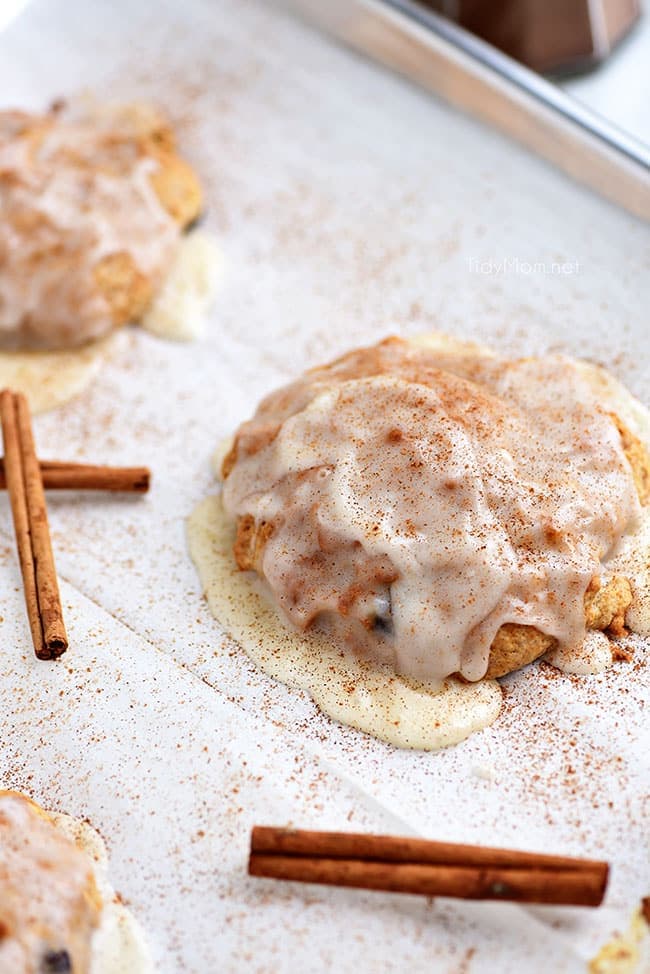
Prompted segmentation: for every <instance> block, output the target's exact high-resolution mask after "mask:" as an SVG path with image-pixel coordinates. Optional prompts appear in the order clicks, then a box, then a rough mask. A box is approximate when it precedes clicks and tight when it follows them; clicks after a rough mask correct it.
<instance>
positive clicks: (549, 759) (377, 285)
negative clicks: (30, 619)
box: [0, 0, 650, 974]
mask: <svg viewBox="0 0 650 974" xmlns="http://www.w3.org/2000/svg"><path fill="white" fill-rule="evenodd" d="M0 85H1V89H2V92H3V101H4V102H6V103H7V104H16V105H32V106H42V105H43V104H45V103H46V102H47V101H48V100H49V99H50V98H52V97H54V96H56V95H61V94H66V93H69V92H75V91H78V90H80V89H84V88H85V89H88V90H90V91H92V92H93V93H94V94H95V95H97V96H99V97H111V98H125V99H133V98H148V99H152V100H153V101H155V102H157V103H159V104H160V105H162V106H164V107H165V108H166V109H167V110H168V112H169V113H170V114H171V116H172V119H173V120H174V121H175V123H176V125H177V128H178V132H179V136H180V139H181V142H182V145H183V147H184V148H185V150H186V153H187V155H188V156H189V158H190V159H191V160H192V162H193V163H194V165H195V166H196V168H197V169H198V171H199V173H200V174H201V176H202V178H203V180H204V183H205V186H206V197H207V225H208V226H209V228H210V229H212V230H213V232H214V233H215V234H216V235H217V237H218V239H219V241H220V245H221V248H222V251H223V255H224V270H223V280H222V285H221V290H220V292H219V294H218V296H217V300H216V304H215V308H214V311H213V314H212V316H211V319H210V323H209V328H208V333H207V335H206V337H205V338H204V339H203V340H201V341H200V342H197V343H195V344H190V345H180V344H172V343H166V342H163V341H160V340H158V339H155V338H153V337H151V336H148V335H146V334H144V333H141V332H138V331H137V330H128V331H125V332H124V334H123V336H122V340H121V343H120V347H119V350H118V352H117V354H116V356H115V357H114V359H113V360H112V362H111V363H110V364H109V365H108V366H107V367H106V368H105V370H104V371H103V372H102V373H101V375H100V376H99V378H98V379H97V381H96V382H95V383H94V385H93V387H92V388H90V389H89V390H88V391H87V392H86V393H85V394H84V395H83V396H82V397H80V398H79V399H78V400H76V401H75V402H73V403H71V404H70V405H68V406H66V407H65V408H63V409H60V410H58V411H57V412H56V413H53V414H50V415H45V416H43V417H40V418H39V419H38V420H37V423H36V436H37V442H38V445H39V449H40V453H41V455H42V456H44V457H51V458H57V459H70V460H78V459H88V460H93V461H96V462H102V461H105V462H110V463H148V464H150V465H151V466H152V468H153V473H154V485H153V490H152V493H151V494H150V495H149V496H148V497H146V498H141V499H134V498H102V499H99V498H97V497H88V496H82V495H78V496H58V495H57V496H54V495H52V496H51V497H50V500H49V506H50V515H51V523H52V529H53V539H54V545H55V553H56V558H57V565H58V568H59V571H60V575H61V578H62V579H63V595H64V603H65V606H66V613H67V621H68V624H69V629H70V635H71V648H70V650H69V652H68V654H67V655H66V657H64V659H63V660H62V661H61V662H60V663H58V664H56V665H54V666H47V665H46V666H43V665H39V664H36V662H35V661H34V660H33V659H32V658H31V650H30V642H29V633H28V628H27V624H26V620H25V618H24V612H23V607H22V601H21V599H22V596H21V593H20V577H19V570H18V566H17V561H16V558H15V555H14V551H13V541H12V535H11V526H10V514H9V509H8V506H7V503H6V498H3V499H2V502H1V503H0V526H1V528H0V529H1V531H2V534H1V537H2V558H3V570H2V573H1V574H0V590H1V592H2V601H3V610H2V617H3V622H2V623H1V624H0V625H1V626H2V630H3V636H4V638H3V646H4V649H3V657H2V677H1V679H0V706H1V707H2V713H3V717H2V718H0V728H1V733H2V770H1V773H0V780H1V781H2V783H3V784H4V785H13V786H19V787H24V788H26V789H27V790H29V791H31V792H32V793H34V795H35V797H37V798H38V799H39V800H41V801H42V802H43V803H44V804H46V805H50V806H54V807H56V808H57V809H60V810H63V811H66V812H69V813H71V814H78V815H87V816H88V817H89V818H90V819H91V821H92V822H93V823H94V824H95V825H96V826H97V827H99V828H100V831H101V832H102V834H103V835H104V837H105V839H106V841H107V844H108V846H109V849H110V852H111V861H112V865H113V876H114V879H115V884H116V886H117V888H118V889H119V890H120V891H121V892H122V894H123V895H124V897H125V899H127V900H128V901H129V902H130V903H132V905H133V907H134V909H135V911H136V913H137V914H138V916H140V918H141V919H142V921H143V923H144V924H145V926H146V928H147V929H148V931H149V934H150V939H151V941H152V944H153V947H154V951H155V955H156V959H157V962H158V964H159V968H160V970H161V971H162V972H167V971H169V972H172V971H178V970H182V971H187V972H190V974H192V972H194V971H196V972H199V971H204V970H206V969H210V968H211V967H213V966H214V965H215V964H217V963H218V966H219V969H220V970H224V971H240V970H253V971H284V970H287V971H289V970H295V969H297V968H300V969H302V970H305V971H324V970H328V969H336V970H341V971H348V970H349V971H353V970H355V971H358V970H372V971H393V970H403V969H404V968H405V967H407V966H408V967H409V968H410V969H412V970H422V971H425V970H431V969H432V966H434V964H435V967H434V969H436V970H440V971H445V972H449V974H452V972H454V974H456V972H460V971H474V970H475V971H480V972H484V971H487V972H491V971H495V972H497V971H498V972H506V974H507V972H510V971H512V972H515V971H519V970H522V969H524V968H525V969H526V970H529V971H533V972H534V971H540V972H541V971H546V970H548V969H549V965H550V966H551V967H552V969H553V970H555V971H558V972H559V971H567V972H569V971H583V970H584V966H585V959H586V958H588V957H590V956H591V955H592V954H593V953H594V952H595V951H596V950H597V948H598V947H599V946H600V944H601V943H602V942H603V941H605V940H606V939H607V938H608V937H609V936H610V935H611V934H612V933H613V932H614V931H615V930H617V929H618V930H620V929H622V928H623V927H625V926H627V923H628V920H629V916H630V913H631V911H632V910H633V909H634V908H635V907H636V905H637V904H638V901H639V898H640V897H641V896H642V895H647V894H648V892H649V889H648V883H649V877H650V847H649V844H648V831H647V820H648V811H649V809H648V792H649V787H648V783H649V780H650V761H649V758H648V754H649V753H650V749H649V748H648V732H647V727H646V725H645V724H644V720H643V712H644V711H643V708H644V706H645V708H646V713H647V707H648V704H649V702H650V667H649V666H648V662H647V657H646V654H645V650H644V648H643V647H639V649H638V650H637V654H636V657H635V660H634V662H633V663H632V664H631V665H620V666H618V667H615V668H614V669H612V670H610V671H609V672H607V673H605V674H601V675H599V676H595V677H590V678H583V679H576V678H569V677H561V676H560V677H555V678H553V677H552V676H551V675H549V672H548V671H541V670H539V669H538V668H530V669H529V670H527V671H526V672H524V673H521V674H517V675H515V676H514V677H511V678H509V679H508V680H507V681H506V682H505V686H506V699H505V703H504V709H503V713H502V715H501V716H500V718H499V719H498V721H497V722H496V723H495V724H494V725H493V726H492V727H491V728H489V729H487V730H486V731H485V732H483V733H481V734H479V735H476V736H474V737H472V738H470V739H469V740H468V741H466V742H464V743H463V744H461V745H460V746H458V747H456V748H452V749H450V750H447V751H444V752H440V753H437V754H423V753H413V752H404V751H396V750H393V749H391V748H390V747H389V746H387V745H384V744H382V743H380V742H377V741H375V740H373V739H370V738H368V737H365V736H364V735H362V734H359V733H358V732H356V731H353V730H351V729H349V728H345V727H341V726H339V725H336V724H334V723H332V722H331V721H329V720H328V719H327V718H325V717H323V716H322V715H321V714H320V713H319V712H318V711H317V710H316V708H315V707H314V706H313V704H312V703H311V702H310V700H309V699H308V698H307V697H306V696H304V695H300V694H297V693H296V692H294V691H290V690H288V689H286V688H285V687H284V686H281V685H279V684H275V683H274V682H273V681H271V680H269V679H268V678H267V677H266V676H265V675H264V674H263V673H261V672H260V671H259V670H257V669H256V668H255V667H254V666H253V665H252V664H251V663H250V662H249V661H248V659H247V658H246V657H245V656H244V655H243V653H241V652H240V651H238V649H237V647H236V646H235V645H234V644H233V643H232V642H231V641H230V640H229V638H228V637H227V635H226V634H225V633H223V631H222V630H221V628H220V627H219V625H218V623H217V622H215V621H214V620H213V619H212V618H211V617H210V615H209V613H208V611H207V608H206V606H205V604H204V602H203V601H202V597H201V590H200V585H199V582H198V579H197V577H196V573H195V571H194V568H193V566H192V564H191V562H190V560H189V557H188V554H187V550H186V541H185V518H186V516H187V515H188V514H189V513H190V512H191V510H192V508H193V506H194V505H195V504H196V503H197V502H198V501H199V500H201V499H202V497H203V496H205V494H206V493H208V492H210V491H212V490H215V489H216V486H215V482H214V479H213V475H212V472H211V465H210V458H211V455H212V453H213V451H214V449H215V447H216V446H217V443H218V442H219V441H220V440H221V439H222V438H223V437H224V436H226V435H227V434H228V433H230V432H231V431H232V429H233V428H234V426H235V425H236V424H237V423H238V422H239V421H240V420H241V419H243V418H245V417H246V416H247V415H248V414H249V413H250V411H251V410H252V409H253V408H254V406H255V404H256V402H257V400H258V399H259V398H260V396H261V395H262V394H263V393H264V392H266V391H268V390H269V389H271V388H273V387H274V386H276V385H277V384H278V383H281V382H284V381H287V380H288V379H290V378H291V377H292V376H293V375H295V373H296V372H298V371H300V370H302V369H303V368H305V367H306V366H309V365H312V364H316V363H318V362H320V361H322V360H324V359H327V358H329V357H331V356H333V355H335V354H338V353H340V352H343V351H344V350H346V349H347V348H349V347H350V346H352V345H354V344H359V343H363V342H371V341H374V340H375V339H378V338H380V337H382V336H385V335H387V334H390V333H397V334H404V335H407V334H412V333H415V332H418V331H423V330H427V329H432V328H437V329H441V330H444V331H448V332H450V333H452V334H455V335H458V336H461V337H466V338H474V339H480V340H482V341H485V342H488V343H491V344H493V345H494V346H495V347H497V348H499V349H501V350H502V351H505V352H512V353H521V354H526V353H531V352H532V353H534V352H536V351H542V350H547V349H554V350H558V349H561V350H563V351H566V352H570V353H572V354H578V355H583V356H586V357H588V358H591V359H594V360H597V361H600V362H602V363H603V364H606V365H608V366H609V367H610V368H611V369H612V371H613V372H614V373H615V374H616V375H618V376H619V377H620V378H622V379H623V380H624V381H625V382H626V383H627V384H628V386H629V387H630V388H631V389H632V391H633V392H635V393H636V394H637V395H638V396H639V397H640V398H641V399H643V400H644V401H645V402H646V403H648V395H647V389H648V388H649V387H650V386H649V381H648V380H649V379H650V359H649V357H648V338H647V311H648V307H649V306H650V275H649V274H648V270H649V264H650V234H649V231H648V227H647V226H646V225H645V224H643V223H642V222H640V221H639V220H637V219H635V218H634V217H633V216H631V215H629V214H627V213H625V212H623V211H621V210H619V209H617V208H616V207H614V206H613V205H611V204H608V203H606V202H604V201H602V200H600V199H598V198H597V197H596V196H594V195H592V194H591V193H590V192H589V191H588V190H586V189H582V188H580V187H578V186H576V184H575V183H573V182H571V181H570V180H569V179H567V178H565V177H564V176H562V175H561V174H559V173H557V172H555V171H553V170H552V169H551V168H550V167H549V166H548V165H547V164H546V163H544V162H542V161H540V160H539V159H537V158H535V157H533V156H532V155H530V154H529V153H527V152H526V151H525V150H524V149H521V148H518V147H517V146H514V145H513V144H512V143H510V142H508V141H507V140H506V139H504V138H502V137H501V136H499V135H498V134H496V133H495V132H493V131H491V130H489V129H488V128H486V127H484V126H483V125H481V124H480V123H478V122H474V121H472V120H470V119H468V118H467V117H464V116H463V115H461V114H458V113H456V112H455V111H453V110H452V109H451V108H449V107H447V106H445V105H443V104H442V103H440V102H439V101H437V100H436V99H434V98H432V97H431V96H429V95H427V94H426V93H425V92H423V91H420V90H418V89H416V88H414V87H412V86H411V85H410V84H408V83H407V82H406V81H403V80H401V79H399V78H397V77H395V76H393V75H391V74H389V73H387V72H385V71H384V70H382V69H381V68H380V67H378V66H376V65H373V64H371V63H369V62H367V61H366V60H364V59H362V58H360V57H357V56H355V55H353V54H351V53H350V52H349V51H345V50H343V49H340V48H339V47H337V46H336V45H335V44H333V43H332V42H331V41H329V40H327V39H326V38H324V37H322V36H320V35H319V34H318V33H316V32H314V31H312V30H311V29H310V28H308V27H306V26H304V25H303V24H301V23H299V22H298V21H297V20H295V19H294V18H293V17H291V16H290V15H288V14H286V13H283V12H282V11H280V10H279V9H277V8H276V7H275V6H269V5H265V4H263V3H255V2H252V0H250V2H249V0H246V2H240V3H237V4H236V5H235V4H232V3H227V2H225V0H223V2H207V0H205V2H200V0H188V2H186V3H185V4H183V5H182V7H179V6H178V5H177V4H175V3H173V2H172V0H165V2H161V3H160V4H157V5H155V7H154V6H152V5H137V6H135V7H134V6H133V5H130V4H127V3H126V0H116V2H113V3H111V4H102V5H94V4H93V5H88V4H84V3H81V2H80V0H74V2H67V3H65V2H63V0H50V2H46V0H35V2H34V4H33V5H31V6H30V7H29V9H28V10H27V11H26V12H25V13H24V14H23V15H22V16H21V17H20V18H19V19H18V20H17V21H16V22H15V24H14V25H13V26H12V27H10V28H9V29H8V30H7V32H6V33H4V34H3V35H2V36H0ZM558 268H560V269H559V270H558ZM282 821H291V822H293V823H294V824H296V825H305V826H312V827H342V828H346V827H349V828H359V829H373V830H378V831H381V830H389V831H393V832H405V833H411V834H419V835H425V836H429V837H432V838H433V837H435V838H441V839H450V840H463V841H469V842H478V843H483V844H489V845H505V846H508V845H517V846H520V847H524V848H525V847H527V848H531V849H539V850H553V851H556V852H558V853H561V852H566V853H573V854H585V855H593V856H596V857H603V858H606V859H608V860H609V861H610V862H611V863H612V864H613V870H612V882H611V886H610V890H609V893H608V898H607V901H606V905H605V906H604V907H603V908H601V909H600V910H598V911H594V912H589V911H580V910H551V909H541V908H540V909H538V910H524V909H521V908H518V907H509V906H505V905H491V904H468V903H452V902H451V901H444V900H438V901H436V902H434V903H429V902H426V901H423V900H417V899H415V898H410V897H401V898H400V897H396V896H392V897H391V896H384V895H381V894H376V895H374V894H363V893H357V892H354V891H343V890H325V889H320V888H316V887H299V886H289V885H279V884H274V883H272V882H263V881H253V880H250V879H248V878H247V877H246V876H245V870H244V867H245V849H246V844H247V838H248V830H249V828H250V826H251V824H253V822H270V823H272V822H282ZM200 833H201V834H200Z"/></svg>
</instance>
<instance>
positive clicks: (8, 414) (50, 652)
mask: <svg viewBox="0 0 650 974" xmlns="http://www.w3.org/2000/svg"><path fill="white" fill-rule="evenodd" d="M0 420H1V422H2V436H3V440H4V450H5V460H4V464H5V474H6V478H7V488H8V490H9V498H10V501H11V510H12V514H13V519H14V529H15V532H16V542H17V546H18V556H19V559H20V567H21V571H22V575H23V586H24V590H25V604H26V606H27V615H28V618H29V625H30V629H31V632H32V640H33V643H34V651H35V653H36V655H37V657H38V658H39V659H56V658H57V657H58V656H61V654H62V653H64V652H65V651H66V649H67V648H68V637H67V634H66V631H65V625H64V622H63V612H62V609H61V597H60V595H59V586H58V582H57V577H56V568H55V566H54V556H53V554H52V545H51V542H50V528H49V523H48V519H47V506H46V504H45V492H44V490H43V480H42V478H41V469H40V466H39V463H38V459H37V457H36V450H35V447H34V437H33V434H32V428H31V417H30V413H29V406H28V404H27V400H26V399H25V397H24V396H23V395H21V394H19V393H13V392H10V391H9V390H8V389H5V390H4V391H3V392H2V393H0Z"/></svg>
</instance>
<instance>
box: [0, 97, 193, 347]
mask: <svg viewBox="0 0 650 974" xmlns="http://www.w3.org/2000/svg"><path fill="white" fill-rule="evenodd" d="M201 206H202V200H201V189H200V186H199V183H198V180H197V177H196V175H195V174H194V172H193V170H192V169H191V167H190V166H189V165H188V164H187V163H186V162H184V161H183V159H181V158H180V157H179V155H178V154H177V151H176V146H175V140H174V135H173V132H172V130H171V128H170V126H169V125H168V123H167V122H166V121H165V120H164V119H163V118H162V117H161V116H160V115H159V114H158V113H157V112H154V111H152V110H151V109H149V108H146V107H144V106H140V105H128V106H119V107H116V106H108V107H107V106H98V105H85V106H75V105H71V106H69V107H67V106H65V105H63V106H62V105H58V106H55V107H54V108H52V109H51V110H50V111H49V112H47V113H46V114H44V115H37V114H30V113H26V112H19V111H5V112H1V113H0V216H1V219H0V347H1V348H4V349H11V350H18V349H20V350H24V349H30V348H32V349H33V348H41V349H43V348H47V349H67V348H70V347H73V346H78V345H82V344H84V343H86V342H89V341H92V340H96V339H98V338H101V337H102V336H105V335H106V334H107V333H108V332H110V331H111V330H112V329H114V328H116V327H117V326H119V325H122V324H124V323H126V322H133V321H138V320H139V319H140V318H141V317H142V315H143V314H144V312H145V311H146V309H147V308H148V306H149V305H150V303H151V301H152V298H153V297H154V295H155V294H156V293H157V292H158V291H159V290H160V288H161V285H162V284H163V282H164V279H165V275H166V274H167V273H168V272H169V269H170V267H171V266H172V263H173V260H174V257H175V253H176V249H177V245H178V241H179V237H180V234H181V232H182V231H183V229H184V228H185V227H187V226H188V225H189V224H190V223H192V221H194V220H195V219H196V217H197V216H198V215H199V213H200V211H201Z"/></svg>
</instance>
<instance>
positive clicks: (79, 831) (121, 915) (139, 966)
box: [50, 813, 154, 974]
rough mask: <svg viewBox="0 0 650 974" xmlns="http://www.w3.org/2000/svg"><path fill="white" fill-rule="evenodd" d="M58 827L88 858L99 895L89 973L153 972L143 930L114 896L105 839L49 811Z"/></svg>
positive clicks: (85, 825)
mask: <svg viewBox="0 0 650 974" xmlns="http://www.w3.org/2000/svg"><path fill="white" fill-rule="evenodd" d="M50 817H51V819H52V821H53V822H54V824H55V825H56V827H57V829H59V830H60V831H61V832H63V833H64V835H66V836H67V837H68V838H70V839H71V840H72V841H73V842H74V843H75V844H76V845H77V847H78V848H80V849H83V851H84V852H85V853H86V854H87V855H88V856H89V857H90V858H91V860H92V864H93V871H94V874H95V882H96V883H97V887H98V889H99V892H100V894H101V897H102V912H101V914H100V921H99V926H98V927H97V929H96V930H95V933H94V934H93V938H92V944H91V951H92V955H91V963H90V974H153V970H154V967H153V962H152V960H151V954H150V952H149V947H148V946H147V942H146V940H145V936H144V932H143V930H142V928H141V926H140V924H139V923H138V921H137V920H136V919H135V917H134V916H133V914H132V913H131V911H130V910H128V909H127V908H126V907H125V906H124V904H123V903H121V902H120V901H119V899H118V898H117V897H116V896H115V892H114V890H113V887H112V886H111V884H110V882H109V879H108V854H107V852H106V846H105V845H104V840H103V839H102V837H101V836H100V835H99V833H98V832H96V831H95V829H93V828H92V826H91V825H88V823H87V822H82V821H80V820H79V819H75V818H72V817H71V816H70V815H62V814H55V813H50Z"/></svg>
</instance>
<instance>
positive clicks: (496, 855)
mask: <svg viewBox="0 0 650 974" xmlns="http://www.w3.org/2000/svg"><path fill="white" fill-rule="evenodd" d="M248 871H249V873H250V875H252V876H266V877H270V878H275V879H288V880H294V881H298V882H305V883H321V884H326V885H334V886H347V887H356V888H359V889H374V890H386V891H388V892H395V893H415V894H420V895H422V896H451V897H458V898H462V899H491V900H510V901H514V902H519V903H553V904H556V905H574V906H598V905H599V904H600V903H601V902H602V900H603V897H604V894H605V888H606V885H607V878H608V873H609V867H608V866H607V863H604V862H599V861H595V860H587V859H584V860H583V859H573V858H571V857H568V856H547V855H541V854H538V853H527V852H519V851H510V850H507V849H491V848H483V847H478V846H468V845H454V844H452V843H441V842H429V841H427V840H424V839H411V838H399V837H396V836H378V835H358V834H354V833H340V832H329V833H328V832H309V831H299V830H293V829H276V828H263V827H259V826H258V827H256V828H254V829H253V833H252V836H251V853H250V858H249V863H248Z"/></svg>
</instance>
